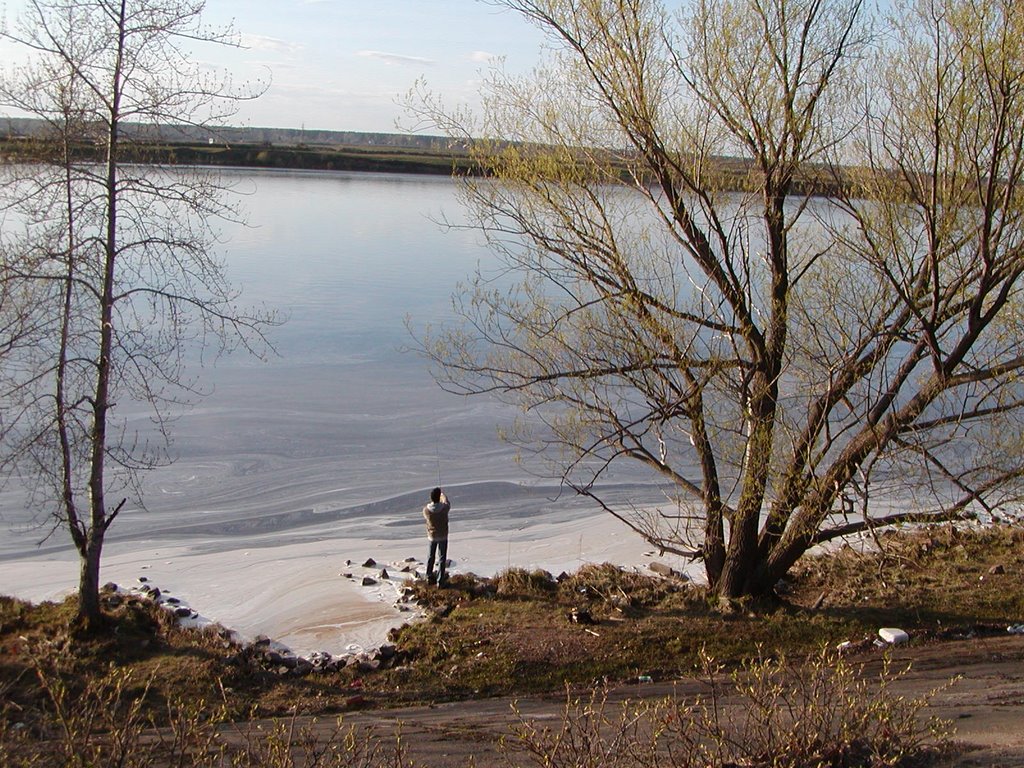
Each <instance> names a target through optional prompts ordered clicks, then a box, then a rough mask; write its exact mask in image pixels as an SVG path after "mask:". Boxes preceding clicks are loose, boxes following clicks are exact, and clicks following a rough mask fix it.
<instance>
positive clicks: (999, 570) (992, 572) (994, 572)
mask: <svg viewBox="0 0 1024 768" xmlns="http://www.w3.org/2000/svg"><path fill="white" fill-rule="evenodd" d="M1003 573H1006V566H1005V565H1003V564H1002V563H997V564H996V565H993V566H992V567H991V568H989V569H988V575H989V576H999V575H1000V574H1003Z"/></svg>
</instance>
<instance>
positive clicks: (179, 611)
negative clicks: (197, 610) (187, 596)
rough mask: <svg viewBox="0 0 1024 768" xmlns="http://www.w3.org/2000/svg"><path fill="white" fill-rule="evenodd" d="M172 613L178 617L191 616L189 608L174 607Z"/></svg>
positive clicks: (186, 617)
mask: <svg viewBox="0 0 1024 768" xmlns="http://www.w3.org/2000/svg"><path fill="white" fill-rule="evenodd" d="M174 615H175V616H177V617H178V618H179V619H188V618H190V617H191V616H192V609H191V608H184V607H178V608H175V609H174Z"/></svg>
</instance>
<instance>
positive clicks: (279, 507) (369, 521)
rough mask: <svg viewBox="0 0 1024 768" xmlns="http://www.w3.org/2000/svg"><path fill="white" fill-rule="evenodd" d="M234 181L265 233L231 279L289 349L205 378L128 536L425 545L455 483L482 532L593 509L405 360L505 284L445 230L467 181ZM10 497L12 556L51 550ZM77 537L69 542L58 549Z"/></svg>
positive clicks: (0, 547)
mask: <svg viewBox="0 0 1024 768" xmlns="http://www.w3.org/2000/svg"><path fill="white" fill-rule="evenodd" d="M229 176H230V178H232V179H233V180H234V181H237V183H238V189H239V190H240V191H241V192H244V193H245V197H244V201H243V202H244V205H245V207H246V209H247V210H248V214H249V226H247V227H242V226H235V225H231V226H230V227H226V228H225V232H224V234H225V237H226V238H227V242H226V244H225V247H224V254H225V257H226V259H227V262H228V271H229V274H230V276H231V279H232V281H233V282H234V283H235V284H236V285H238V286H240V287H241V288H242V289H243V292H244V299H245V301H247V302H250V303H252V302H265V303H266V304H268V305H269V306H271V307H276V308H279V309H281V310H282V311H283V312H285V313H287V314H288V316H289V319H288V322H287V323H286V324H285V325H283V326H282V327H280V328H277V329H275V330H274V332H273V335H272V340H273V342H274V344H275V346H276V348H277V351H278V353H279V356H277V357H275V358H273V359H271V360H269V361H268V362H266V363H261V362H259V361H256V360H254V359H252V358H247V357H245V356H243V355H237V356H233V357H230V358H228V359H226V360H222V361H220V362H218V363H217V364H216V366H212V367H207V368H204V369H202V370H201V371H198V373H199V375H200V382H201V385H202V386H203V387H205V388H206V389H208V390H209V391H210V394H209V396H207V397H205V398H204V399H202V400H200V401H199V402H198V404H197V405H196V406H195V407H193V408H191V409H190V410H188V411H187V412H185V413H184V414H182V415H181V417H180V418H179V419H178V420H177V421H176V422H175V423H174V424H173V425H172V429H173V435H174V448H173V451H174V454H175V455H176V457H177V460H176V461H175V463H174V464H173V465H172V466H170V467H166V468H161V469H157V470H154V471H152V472H150V473H147V475H146V476H145V483H146V487H145V491H146V509H145V510H138V509H137V510H125V512H123V513H122V515H121V517H120V518H119V519H118V521H117V523H116V525H115V526H114V527H113V528H112V529H111V534H110V539H111V540H112V541H126V540H154V541H160V540H165V539H166V540H175V541H188V542H189V543H190V544H193V545H195V546H197V547H200V548H202V547H205V546H208V547H210V548H211V549H219V548H221V547H223V546H224V544H225V542H226V540H230V541H231V543H232V545H233V546H260V545H272V544H273V543H276V542H280V541H282V540H283V539H284V538H287V539H288V540H290V541H301V540H308V539H315V538H322V537H324V536H347V537H352V538H377V537H389V536H390V537H399V536H415V535H418V534H419V533H420V528H421V527H422V521H421V520H420V519H419V513H418V510H419V507H420V505H421V504H422V502H423V496H424V494H425V492H426V490H427V489H429V488H430V487H432V486H433V485H435V484H436V483H437V482H438V480H439V479H440V481H441V483H442V484H443V485H445V486H446V487H449V488H450V489H451V495H452V498H453V501H454V502H455V504H456V507H457V508H458V511H459V514H460V520H461V522H462V525H463V526H466V527H470V526H472V525H474V524H480V525H483V524H484V523H486V525H487V527H495V526H497V527H499V528H500V527H501V526H507V527H509V528H515V527H518V526H522V525H524V524H525V523H526V522H528V521H529V520H532V519H536V518H537V517H538V516H540V517H543V516H545V515H549V514H553V513H554V512H555V511H556V510H557V514H559V515H560V516H561V515H565V514H566V513H567V512H568V513H573V514H575V513H579V514H585V513H590V512H591V511H592V510H589V508H588V507H587V506H586V505H585V504H584V503H583V502H582V501H579V500H575V499H572V498H567V497H564V496H563V497H561V498H556V497H558V490H557V488H556V487H554V486H552V485H550V484H548V485H546V486H545V485H538V484H537V482H536V481H535V479H534V478H532V477H531V476H530V475H528V474H527V473H526V472H525V471H524V470H523V469H521V468H520V467H519V466H518V465H517V464H516V462H515V461H514V455H513V450H512V449H511V448H510V447H508V446H506V445H504V444H502V443H501V442H500V441H499V440H498V438H497V425H499V424H507V423H508V422H509V421H511V419H512V418H513V417H514V413H513V412H512V411H511V409H509V408H508V407H505V406H502V405H501V404H499V403H497V402H494V401H488V400H485V399H464V398H460V397H456V396H452V395H447V394H445V393H444V392H442V391H441V390H440V389H439V388H438V387H437V386H436V385H435V384H434V383H433V381H432V380H431V379H430V376H429V373H428V370H427V364H426V362H425V361H424V360H423V359H422V358H420V357H418V356H417V355H415V354H412V353H409V352H403V351H402V348H403V347H406V346H408V345H409V344H410V341H411V340H410V338H409V336H408V333H407V331H406V328H405V318H406V317H407V316H408V317H410V318H411V321H412V323H413V325H414V326H416V327H422V326H423V325H424V324H425V323H428V322H433V321H437V320H443V319H445V318H446V317H448V316H449V311H450V297H451V294H452V292H453V290H454V288H455V286H456V285H457V283H458V282H459V281H462V280H465V279H467V278H468V277H469V276H470V275H471V274H472V273H473V271H474V270H475V269H476V268H477V267H478V265H479V266H481V268H483V269H484V270H485V271H487V270H492V271H495V273H496V268H495V266H494V262H493V261H492V257H491V256H490V255H489V253H488V251H487V250H486V249H485V248H484V247H483V246H482V243H481V239H480V235H479V234H477V233H475V232H472V231H460V230H453V229H450V228H449V229H446V228H443V227H441V226H440V225H439V224H438V223H437V222H438V220H440V219H441V218H442V217H447V218H448V219H450V220H454V221H458V220H459V219H460V218H461V208H460V205H459V203H458V201H457V200H456V198H455V187H454V184H453V182H452V181H451V180H450V179H447V178H433V177H420V176H398V175H394V176H392V175H378V174H339V173H323V174H319V173H297V172H250V171H244V172H243V171H238V172H232V173H231V174H230V175H229ZM139 424H140V428H141V427H143V426H144V424H145V421H144V414H142V413H141V412H140V419H139ZM652 498H653V500H655V501H656V500H658V498H659V497H657V496H653V497H652ZM3 502H4V504H3V507H4V509H3V513H4V517H5V518H6V520H7V521H8V523H9V524H10V523H13V524H14V525H13V527H6V526H5V530H4V532H3V536H2V537H0V539H2V543H0V557H3V556H6V557H8V558H9V557H16V556H23V555H26V554H28V555H31V554H33V553H38V552H40V551H41V550H37V549H34V544H35V542H36V541H37V540H38V539H39V537H40V534H39V531H38V530H26V529H25V527H24V526H23V525H19V521H22V520H23V519H24V515H23V514H21V515H19V514H18V512H19V511H20V510H19V509H18V505H17V499H16V494H15V492H14V491H13V490H8V491H7V492H6V493H5V496H4V499H3ZM65 541H66V537H65V536H64V535H63V534H59V535H58V536H55V537H54V538H53V539H51V540H50V541H49V542H47V543H46V544H45V545H44V547H43V548H42V551H45V550H48V549H52V548H54V547H63V546H66V545H65Z"/></svg>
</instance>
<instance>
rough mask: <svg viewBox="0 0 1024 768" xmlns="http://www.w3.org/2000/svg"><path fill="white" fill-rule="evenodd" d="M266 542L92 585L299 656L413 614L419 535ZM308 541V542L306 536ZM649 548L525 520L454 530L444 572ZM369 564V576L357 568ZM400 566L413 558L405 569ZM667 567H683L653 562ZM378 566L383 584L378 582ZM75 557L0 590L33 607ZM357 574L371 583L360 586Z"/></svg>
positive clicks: (146, 550) (616, 526)
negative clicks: (165, 603)
mask: <svg viewBox="0 0 1024 768" xmlns="http://www.w3.org/2000/svg"><path fill="white" fill-rule="evenodd" d="M277 538H278V540H275V537H273V536H272V535H269V534H268V536H267V540H266V541H260V542H256V544H257V545H256V546H253V544H254V542H252V541H248V542H247V546H246V547H245V548H233V547H232V546H231V545H230V540H217V541H211V540H203V541H193V542H188V541H180V542H174V541H173V540H171V541H164V540H162V541H160V542H145V541H133V542H124V543H112V544H111V545H109V546H108V547H107V549H106V551H105V555H104V559H103V564H102V571H101V579H102V581H103V582H110V581H113V582H115V583H117V584H118V585H121V586H122V587H133V586H138V585H140V583H142V582H140V579H144V580H145V581H146V582H148V583H150V584H152V585H154V586H157V587H159V588H160V589H161V591H162V592H164V593H165V594H169V595H172V596H174V597H176V598H178V599H179V600H181V601H182V603H183V604H184V605H187V606H190V607H192V608H193V609H194V610H195V611H197V612H198V613H199V614H200V617H201V621H204V622H205V621H210V622H216V623H219V624H222V625H224V626H225V627H229V628H231V629H233V630H235V631H236V632H238V633H239V634H240V635H242V636H243V637H244V638H246V639H252V638H254V637H256V636H257V635H267V636H269V637H271V638H273V639H274V640H277V641H278V642H281V643H283V644H284V645H286V646H288V647H289V648H291V649H292V650H293V651H295V652H296V653H299V654H308V653H310V652H313V651H327V652H329V653H332V654H335V655H338V654H341V653H345V652H349V651H358V650H361V649H365V648H371V647H375V646H377V645H379V644H380V643H382V642H384V641H385V639H386V636H387V632H388V630H389V629H390V628H391V627H395V626H399V625H401V624H402V623H404V622H406V621H409V620H411V619H412V618H413V617H414V616H416V613H415V611H411V612H402V611H400V610H399V609H398V608H397V607H396V606H395V603H396V600H397V598H398V596H399V594H400V591H401V587H402V578H403V577H408V575H403V574H401V573H400V568H401V567H402V566H404V565H411V566H413V567H415V566H417V565H419V567H420V568H421V569H422V560H423V559H424V558H425V557H426V544H425V538H424V537H423V535H422V534H421V535H417V536H415V537H407V538H397V539H396V538H391V539H386V540H384V539H351V538H340V537H339V538H332V537H330V536H326V535H325V536H324V537H323V538H321V539H319V540H316V541H309V540H303V541H300V542H294V543H289V542H288V541H287V538H286V537H284V539H283V541H281V540H280V538H281V537H277ZM306 538H308V537H306ZM653 554H654V553H652V552H651V549H650V545H648V544H646V543H645V542H643V541H642V540H641V539H640V537H639V536H637V535H636V534H634V533H631V532H630V531H629V530H628V529H627V528H626V526H624V525H623V524H622V523H620V522H618V521H617V520H615V519H614V518H612V517H610V516H608V515H602V514H597V515H595V514H593V513H591V514H589V515H583V516H578V517H574V518H572V517H571V518H568V519H565V518H563V519H561V520H559V521H556V522H550V523H549V522H533V523H531V524H530V525H528V526H526V527H523V528H521V529H518V530H488V529H482V528H477V529H473V530H469V531H462V532H453V536H452V539H451V544H450V549H449V557H450V559H452V560H453V561H454V562H455V566H454V568H453V569H452V572H453V573H465V572H470V571H471V572H473V573H476V574H478V575H493V574H494V573H496V572H498V571H501V570H503V569H504V568H506V567H509V566H516V567H524V568H528V569H533V568H545V569H547V570H549V571H551V572H552V573H554V574H558V573H559V572H561V571H563V570H566V571H568V570H574V569H576V568H578V567H579V566H580V565H582V564H584V563H601V562H613V563H616V564H618V565H622V566H627V567H631V566H636V567H645V566H646V564H647V563H649V562H651V561H652V560H653V559H655V558H654V557H653ZM368 558H372V559H373V560H374V561H376V563H377V566H376V567H374V568H363V567H362V565H363V563H364V562H366V560H367V559H368ZM407 558H417V562H412V563H406V560H407ZM660 559H661V560H663V561H664V562H668V563H670V564H671V565H673V567H678V568H681V567H683V565H684V564H683V563H679V562H673V560H672V559H671V558H660ZM381 568H386V569H387V570H388V573H389V576H391V578H390V579H387V580H383V579H380V578H379V576H380V570H381ZM77 573H78V558H77V555H76V554H75V553H74V552H72V551H70V550H68V551H62V552H59V553H51V554H46V555H37V556H34V557H25V558H16V559H8V560H3V561H0V593H3V594H10V595H15V596H17V597H21V598H24V599H27V600H31V601H33V602H39V601H42V600H53V599H59V598H61V597H63V596H65V595H67V594H70V593H71V592H72V591H74V589H75V587H76V584H77ZM364 575H370V576H371V577H374V578H375V581H376V582H377V583H376V584H374V585H372V586H367V587H364V586H362V579H363V576H364Z"/></svg>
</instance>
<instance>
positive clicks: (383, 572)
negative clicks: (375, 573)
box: [380, 568, 391, 581]
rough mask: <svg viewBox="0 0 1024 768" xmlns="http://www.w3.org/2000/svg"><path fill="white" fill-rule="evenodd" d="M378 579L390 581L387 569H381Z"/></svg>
mask: <svg viewBox="0 0 1024 768" xmlns="http://www.w3.org/2000/svg"><path fill="white" fill-rule="evenodd" d="M380 577H381V578H382V579H384V580H385V581H390V579H391V577H390V576H388V569H387V568H381V571H380Z"/></svg>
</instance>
